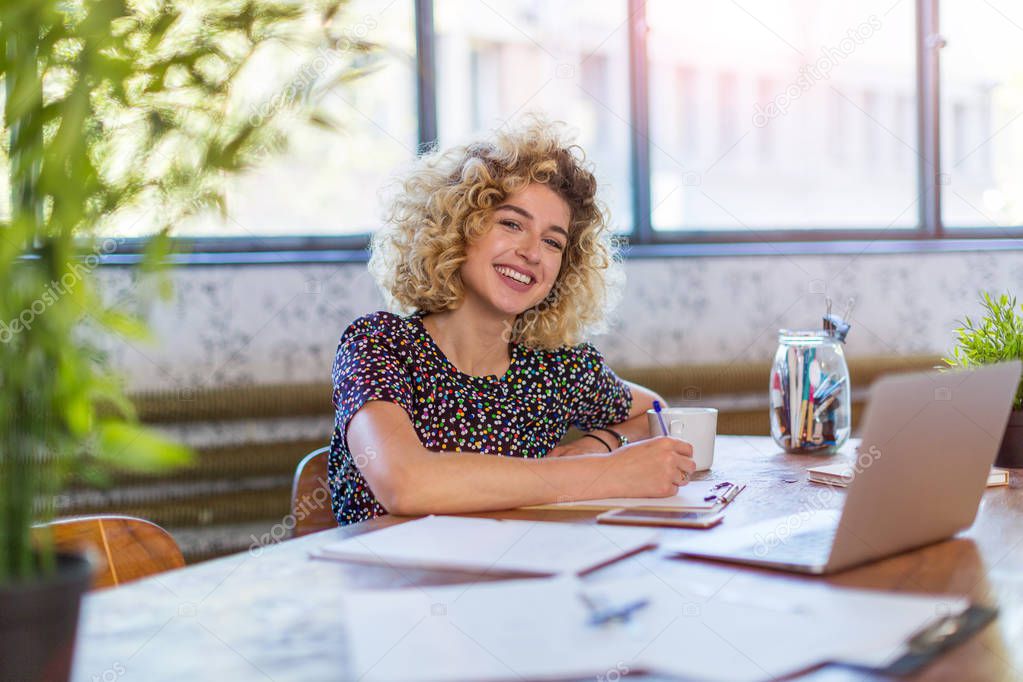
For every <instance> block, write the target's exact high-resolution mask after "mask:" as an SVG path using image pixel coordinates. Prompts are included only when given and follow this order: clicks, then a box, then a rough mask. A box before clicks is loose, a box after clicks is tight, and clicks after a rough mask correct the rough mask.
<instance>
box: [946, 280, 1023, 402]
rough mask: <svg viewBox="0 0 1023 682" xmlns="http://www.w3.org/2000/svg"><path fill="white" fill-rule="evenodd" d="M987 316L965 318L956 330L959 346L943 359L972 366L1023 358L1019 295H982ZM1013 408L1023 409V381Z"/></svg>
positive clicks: (1022, 329)
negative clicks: (1017, 298) (972, 318)
mask: <svg viewBox="0 0 1023 682" xmlns="http://www.w3.org/2000/svg"><path fill="white" fill-rule="evenodd" d="M981 305H983V306H984V310H985V315H984V316H983V317H982V318H980V320H978V321H977V322H974V321H973V320H971V319H970V318H969V316H967V317H966V321H965V322H960V325H961V326H960V327H959V328H958V329H956V345H955V346H954V347H953V348H952V354H951V355H950V356H949V357H947V358H944V361H945V364H947V365H948V366H950V367H973V366H976V365H986V364H990V363H993V362H1000V361H1002V360H1015V359H1020V360H1023V314H1020V313H1023V304H1020V305H1019V307H1018V310H1017V306H1016V297H1015V296H1009V294H1002V295H1001V296H999V297H998V298H997V299H996V298H993V297H992V296H991V294H989V293H988V292H986V291H985V292H983V293H982V294H981ZM1013 408H1014V409H1017V410H1019V409H1023V381H1021V382H1020V385H1019V388H1018V389H1017V391H1016V399H1015V402H1014V403H1013Z"/></svg>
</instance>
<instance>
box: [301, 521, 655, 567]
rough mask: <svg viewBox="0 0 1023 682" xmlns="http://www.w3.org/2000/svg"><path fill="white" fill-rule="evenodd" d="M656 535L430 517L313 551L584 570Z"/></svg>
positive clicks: (373, 559)
mask: <svg viewBox="0 0 1023 682" xmlns="http://www.w3.org/2000/svg"><path fill="white" fill-rule="evenodd" d="M619 531H626V532H619ZM657 537H658V533H657V532H656V531H652V530H650V529H640V528H608V527H606V526H597V525H596V524H583V523H550V522H543V521H509V520H500V519H487V518H467V517H460V516H426V517H424V518H421V519H416V520H414V521H407V522H405V523H400V524H398V525H395V526H390V527H388V528H383V529H381V530H377V531H373V532H371V533H365V534H363V535H357V536H355V537H352V538H348V539H346V540H341V541H339V542H332V543H330V544H328V545H324V546H323V547H320V548H319V551H318V552H315V553H314V554H313V556H315V557H316V558H323V559H339V560H344V561H357V562H360V563H375V564H384V565H389V566H414V567H416V568H432V569H448V570H462V571H484V572H488V573H489V572H492V571H496V572H514V573H534V574H540V575H554V574H558V573H569V574H582V573H585V572H587V571H592V570H594V569H596V568H599V567H601V566H604V565H605V564H609V563H611V562H612V561H616V560H618V559H621V558H623V557H627V556H630V555H632V554H635V553H637V552H640V551H643V550H644V549H649V548H652V547H654V546H656V543H657Z"/></svg>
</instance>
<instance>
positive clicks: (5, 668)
mask: <svg viewBox="0 0 1023 682" xmlns="http://www.w3.org/2000/svg"><path fill="white" fill-rule="evenodd" d="M91 579H92V564H90V563H89V561H88V559H86V558H85V557H84V556H82V555H78V554H58V555H57V572H56V573H55V574H54V575H52V576H47V577H45V578H38V579H34V580H31V581H23V582H19V583H14V584H10V585H0V604H2V605H3V608H0V681H2V682H7V681H8V680H18V682H66V681H67V680H68V679H69V678H70V676H71V659H72V655H73V654H74V648H75V631H76V630H77V628H78V607H79V605H80V604H81V601H82V594H83V593H84V592H85V591H86V590H88V589H89V583H90V581H91Z"/></svg>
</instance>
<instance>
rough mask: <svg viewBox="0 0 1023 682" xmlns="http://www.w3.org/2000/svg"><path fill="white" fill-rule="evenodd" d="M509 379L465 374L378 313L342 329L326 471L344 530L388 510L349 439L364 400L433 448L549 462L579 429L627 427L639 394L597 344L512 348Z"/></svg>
mask: <svg viewBox="0 0 1023 682" xmlns="http://www.w3.org/2000/svg"><path fill="white" fill-rule="evenodd" d="M511 356H512V360H511V365H510V366H509V367H508V371H507V372H505V374H504V375H502V376H496V375H489V376H472V375H469V374H464V373H462V372H460V371H459V370H458V369H457V368H456V367H455V366H454V365H453V364H451V362H450V361H449V360H448V359H447V357H445V355H444V353H443V351H441V349H440V348H439V347H438V346H437V344H436V343H435V342H434V341H433V338H432V337H431V336H430V334H429V333H428V332H427V331H426V328H425V327H424V326H423V322H422V313H415V314H413V315H411V316H409V317H400V316H398V315H394V314H392V313H387V312H377V313H372V314H370V315H366V316H364V317H361V318H359V319H358V320H356V321H355V322H353V323H352V324H351V326H349V327H348V329H346V330H345V332H344V334H342V336H341V342H340V343H339V344H338V349H337V356H336V357H335V360H334V369H333V380H334V394H333V401H334V408H335V410H336V415H335V420H334V432H333V436H332V437H331V442H330V456H329V458H328V464H327V472H328V478H329V481H330V490H331V503H332V505H333V510H334V515H335V516H336V517H337V520H338V523H339V524H340V525H342V526H344V525H348V524H351V523H358V522H359V521H365V520H367V519H371V518H373V517H376V516H380V515H381V514H386V513H387V510H386V509H384V507H383V506H382V505H381V504H380V502H379V501H378V500H377V499H376V497H375V496H374V495H373V491H372V490H370V488H369V485H367V483H366V480H365V479H364V478H363V476H362V473H361V471H360V469H359V466H360V462H365V461H368V460H367V458H368V457H370V456H372V455H373V454H374V453H359V452H356V453H353V452H351V451H350V450H349V448H348V443H347V439H346V433H347V429H348V424H349V422H350V421H351V419H352V417H353V416H354V415H355V413H356V412H358V411H359V410H360V409H361V408H362V407H363V406H364V405H365V404H366V403H367V402H369V401H371V400H384V401H388V402H392V403H395V404H397V405H399V406H401V407H402V408H403V409H404V410H405V412H406V413H408V416H409V420H410V421H411V423H412V426H413V427H414V428H415V430H416V433H417V434H418V435H419V440H420V441H421V442H422V443H423V445H424V446H425V447H426V448H427V449H430V450H434V451H438V452H482V453H487V454H492V455H499V456H503V457H534V458H536V457H543V456H544V455H545V454H546V453H547V452H549V451H550V450H551V449H552V448H553V447H554V446H556V445H557V444H558V442H559V441H560V440H561V438H562V437H563V436H564V435H565V433H566V432H567V431H568V428H569V426H575V427H577V428H579V429H581V430H583V431H590V430H593V429H596V428H600V427H604V426H609V425H612V424H618V423H620V422H623V421H625V420H626V419H627V418H628V415H629V408H630V407H631V406H632V392H631V391H630V390H629V387H628V385H627V384H625V383H624V382H623V381H622V380H621V379H620V378H618V376H617V375H615V373H614V372H613V371H612V370H611V369H610V368H609V367H608V366H607V364H606V363H605V362H604V358H603V357H602V356H601V354H600V352H599V351H597V349H596V348H594V347H593V346H591V345H590V344H586V343H584V344H580V345H578V346H572V347H569V346H565V347H562V348H558V349H555V350H543V349H532V348H527V347H526V346H523V345H521V344H512V348H511Z"/></svg>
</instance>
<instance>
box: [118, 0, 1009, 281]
mask: <svg viewBox="0 0 1023 682" xmlns="http://www.w3.org/2000/svg"><path fill="white" fill-rule="evenodd" d="M412 1H413V10H414V22H415V41H416V60H417V67H418V68H417V82H416V105H417V119H418V134H417V137H418V143H419V149H420V150H425V149H429V148H431V147H432V146H433V145H435V144H436V140H437V128H438V121H437V73H436V55H435V41H434V26H433V16H434V14H433V4H434V3H433V0H412ZM939 2H940V0H915V8H914V11H915V53H916V124H917V142H918V148H919V149H920V154H919V158H918V160H917V165H916V175H917V187H918V188H919V189H920V196H921V197H923V200H922V201H921V202H920V206H919V210H918V219H917V226H916V227H914V228H904V227H900V228H891V229H885V228H880V229H879V228H876V227H871V228H863V229H857V228H841V229H832V228H823V227H822V228H802V229H780V230H772V229H763V230H760V229H749V230H718V229H712V230H711V229H708V230H699V229H681V230H654V229H653V226H652V214H651V195H650V140H649V124H650V122H649V101H650V99H649V71H648V69H649V61H648V59H647V42H646V36H647V25H646V15H645V0H626V11H627V13H628V18H627V22H628V27H627V29H628V58H629V64H628V74H629V88H628V91H629V100H630V101H629V110H630V116H631V118H632V121H631V125H630V140H629V150H630V158H629V167H630V176H631V181H632V191H631V202H630V205H631V211H632V230H631V231H630V232H628V233H625V234H623V235H621V237H622V243H623V255H624V257H625V258H655V257H686V256H733V255H734V256H738V255H782V254H784V255H799V254H835V253H852V254H861V253H867V252H869V253H929V252H950V251H979V250H991V251H1001V250H1019V249H1023V225H1020V226H1012V227H1005V228H1002V227H996V228H987V227H975V228H973V227H957V228H946V227H944V226H943V225H942V221H941V189H942V187H941V182H940V179H941V177H942V176H941V156H940V128H939V121H940V119H939V116H940V111H939V107H940V92H939V87H940V63H939V60H940V50H941V47H942V43H943V40H942V38H941V36H940V33H939V26H938V9H939V7H938V5H939ZM929 168H933V171H929V170H928V169H929ZM369 239H370V235H369V234H368V233H363V234H355V235H343V236H279V237H278V236H267V237H219V236H212V237H175V238H174V239H173V243H174V251H175V255H173V256H172V258H171V259H172V261H173V262H175V263H178V264H196V265H214V264H223V265H240V264H268V263H339V262H364V261H365V260H366V259H367V258H368V245H369ZM146 241H147V240H146V239H145V238H125V239H121V240H119V244H118V247H117V249H116V250H115V251H113V252H111V253H109V254H106V255H105V256H104V257H103V262H104V263H106V264H109V265H130V264H134V263H137V262H138V261H139V259H140V257H141V256H140V254H141V252H142V250H143V249H144V248H145V245H146Z"/></svg>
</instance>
